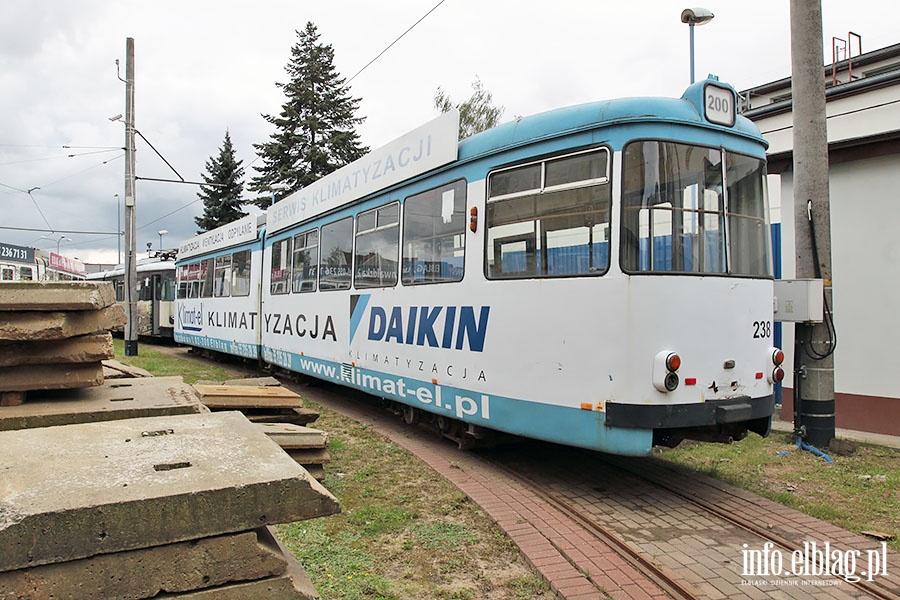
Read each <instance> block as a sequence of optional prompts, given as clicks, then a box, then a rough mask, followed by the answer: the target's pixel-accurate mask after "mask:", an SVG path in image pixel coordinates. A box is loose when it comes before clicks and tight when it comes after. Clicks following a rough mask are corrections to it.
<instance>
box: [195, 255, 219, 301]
mask: <svg viewBox="0 0 900 600" xmlns="http://www.w3.org/2000/svg"><path fill="white" fill-rule="evenodd" d="M196 270H197V275H196V279H197V284H196V287H197V292H196V295H195V296H192V298H212V296H213V288H214V287H215V285H214V283H215V282H214V281H213V278H214V277H215V273H216V259H214V258H207V259H205V260H202V261H200V262H199V263H197V266H196Z"/></svg>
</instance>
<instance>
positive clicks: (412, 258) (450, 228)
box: [401, 179, 466, 285]
mask: <svg viewBox="0 0 900 600" xmlns="http://www.w3.org/2000/svg"><path fill="white" fill-rule="evenodd" d="M465 231H466V181H465V180H464V179H460V180H458V181H454V182H453V183H449V184H447V185H444V186H441V187H438V188H434V189H432V190H428V191H427V192H423V193H421V194H417V195H415V196H410V197H408V198H407V199H406V201H405V202H404V203H403V263H402V268H401V273H402V279H403V284H404V285H418V284H426V283H445V282H450V281H461V280H462V278H463V272H464V258H465V250H466V236H465Z"/></svg>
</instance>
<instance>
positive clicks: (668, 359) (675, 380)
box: [653, 350, 681, 392]
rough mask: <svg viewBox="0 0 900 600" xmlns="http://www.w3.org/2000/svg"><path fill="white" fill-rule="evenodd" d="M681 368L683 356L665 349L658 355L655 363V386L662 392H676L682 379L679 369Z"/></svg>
mask: <svg viewBox="0 0 900 600" xmlns="http://www.w3.org/2000/svg"><path fill="white" fill-rule="evenodd" d="M679 368H681V357H680V356H679V355H678V353H677V352H672V351H670V350H664V351H662V352H659V353H658V354H657V355H656V358H655V360H654V364H653V387H655V388H656V389H658V390H659V391H661V392H674V391H675V390H676V389H677V388H678V384H679V383H680V382H681V380H680V379H679V377H678V369H679Z"/></svg>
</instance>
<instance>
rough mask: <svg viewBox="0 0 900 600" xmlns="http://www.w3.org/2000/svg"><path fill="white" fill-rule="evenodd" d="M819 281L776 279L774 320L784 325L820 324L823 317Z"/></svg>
mask: <svg viewBox="0 0 900 600" xmlns="http://www.w3.org/2000/svg"><path fill="white" fill-rule="evenodd" d="M823 294H824V282H823V280H821V279H776V280H775V320H776V321H782V322H784V323H821V322H822V317H823V315H824V295H823Z"/></svg>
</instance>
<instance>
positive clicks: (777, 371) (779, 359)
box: [769, 348, 784, 383]
mask: <svg viewBox="0 0 900 600" xmlns="http://www.w3.org/2000/svg"><path fill="white" fill-rule="evenodd" d="M771 354H772V364H774V365H775V368H774V369H772V374H771V375H769V383H781V382H782V381H784V369H782V368H781V363H783V362H784V351H783V350H782V349H781V348H772V350H771Z"/></svg>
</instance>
